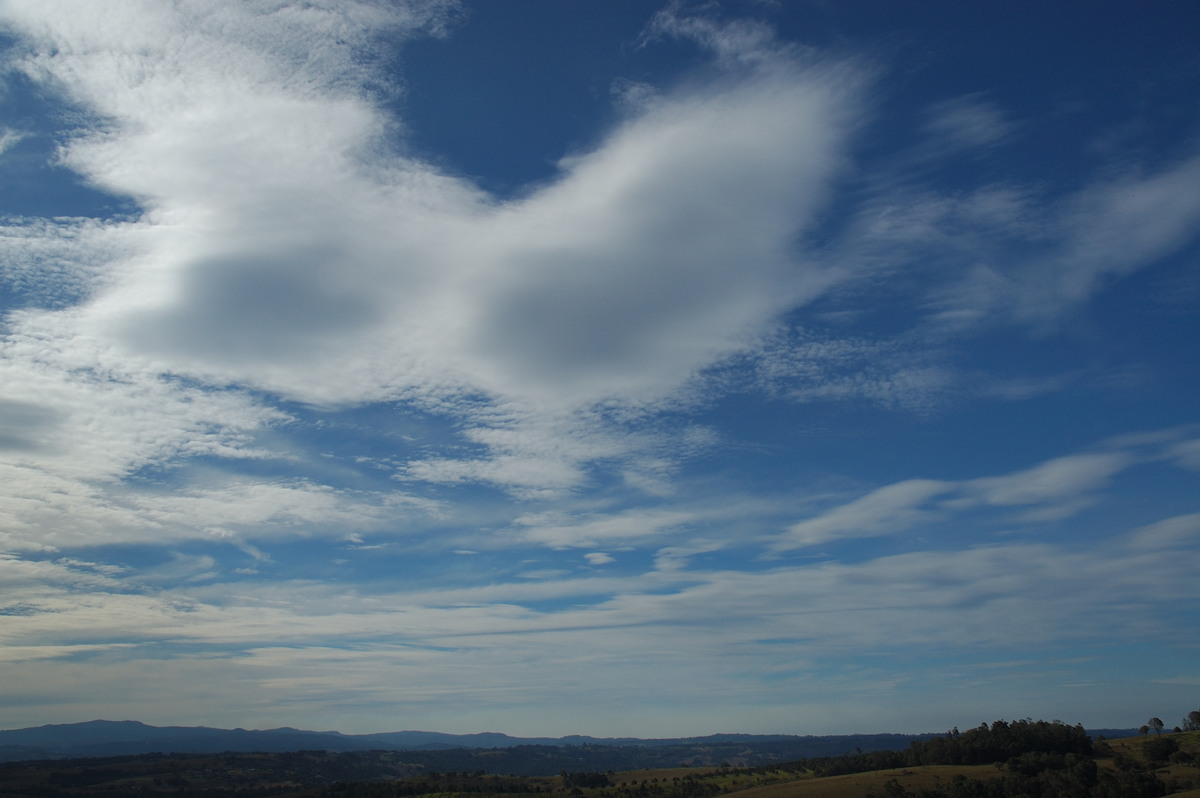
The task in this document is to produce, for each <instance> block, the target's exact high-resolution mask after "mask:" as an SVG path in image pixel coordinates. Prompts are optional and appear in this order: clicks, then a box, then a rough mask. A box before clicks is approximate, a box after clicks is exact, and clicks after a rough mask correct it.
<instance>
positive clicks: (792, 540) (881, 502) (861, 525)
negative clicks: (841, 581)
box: [772, 479, 952, 551]
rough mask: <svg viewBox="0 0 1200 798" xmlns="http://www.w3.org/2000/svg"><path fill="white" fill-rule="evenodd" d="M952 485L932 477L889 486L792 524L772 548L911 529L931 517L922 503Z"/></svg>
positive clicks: (779, 548)
mask: <svg viewBox="0 0 1200 798" xmlns="http://www.w3.org/2000/svg"><path fill="white" fill-rule="evenodd" d="M951 487H952V483H947V482H940V481H938V480H932V479H910V480H905V481H904V482H897V483H895V484H893V485H886V486H884V487H882V488H879V489H877V490H874V491H871V492H870V493H868V494H867V495H866V496H863V497H862V498H860V499H855V500H854V501H852V502H850V503H849V504H843V505H841V506H840V507H835V508H834V509H832V510H829V511H828V512H826V513H823V514H822V515H820V516H817V517H816V518H810V519H808V520H807V521H801V522H799V523H797V524H793V525H792V526H791V527H789V528H788V530H787V533H786V534H784V535H782V536H780V538H779V539H778V540H777V541H775V542H774V543H773V544H772V549H773V550H775V551H783V550H787V549H793V548H798V547H803V546H815V545H818V544H821V543H825V542H828V541H831V540H838V539H841V538H856V537H874V536H876V535H886V534H890V533H892V532H895V531H897V530H900V529H905V528H908V527H910V526H912V525H914V524H916V523H918V522H919V521H921V520H922V519H926V518H929V517H931V514H932V511H931V510H930V509H928V508H926V509H922V506H923V505H926V503H927V502H928V501H929V500H930V499H932V498H933V497H935V496H937V495H939V494H942V493H945V492H946V491H947V490H948V489H950V488H951Z"/></svg>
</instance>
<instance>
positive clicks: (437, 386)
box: [3, 2, 859, 495]
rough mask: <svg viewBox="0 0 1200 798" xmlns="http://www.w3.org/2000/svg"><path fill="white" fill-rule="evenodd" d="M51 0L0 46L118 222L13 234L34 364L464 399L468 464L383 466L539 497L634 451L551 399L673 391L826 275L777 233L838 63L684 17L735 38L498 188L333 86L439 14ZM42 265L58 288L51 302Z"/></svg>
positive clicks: (846, 81)
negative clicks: (432, 161) (679, 81)
mask: <svg viewBox="0 0 1200 798" xmlns="http://www.w3.org/2000/svg"><path fill="white" fill-rule="evenodd" d="M71 8H72V10H71V12H70V13H66V12H65V11H64V10H63V9H62V8H60V7H59V6H58V5H56V4H54V3H47V4H40V3H39V4H35V3H24V2H13V3H9V4H8V5H7V6H6V10H7V13H8V16H9V18H10V24H11V25H12V26H13V27H14V29H15V30H18V31H19V32H21V33H22V34H23V35H24V37H25V40H24V44H25V45H26V46H27V49H26V50H25V51H23V52H24V55H23V57H22V58H21V59H20V60H19V61H18V65H19V66H20V67H21V68H22V69H23V70H24V71H25V72H26V74H27V75H28V76H29V77H31V78H32V79H34V80H36V81H38V82H40V83H42V84H44V85H47V86H50V87H52V88H54V89H56V90H58V91H60V92H62V93H63V94H64V95H65V96H66V97H68V98H70V99H71V100H72V101H73V102H75V103H78V104H79V105H80V106H82V107H83V108H85V109H88V110H90V111H91V112H94V113H95V114H96V116H97V120H102V124H99V125H98V126H97V127H96V128H95V129H94V130H93V131H92V132H88V131H86V130H81V131H80V132H79V133H78V134H77V135H76V136H75V137H74V138H72V139H71V140H69V141H68V142H67V143H66V145H65V146H64V148H63V151H62V161H63V163H64V164H66V165H68V166H70V167H71V168H72V169H74V170H76V171H77V172H79V173H80V174H82V175H83V176H85V177H86V178H87V179H88V180H89V181H91V182H92V183H93V184H94V185H96V186H98V187H100V188H102V189H104V190H106V191H109V192H113V193H116V194H120V195H126V196H131V197H133V198H135V199H136V200H137V201H138V202H139V203H140V204H141V205H142V206H143V208H144V209H145V213H144V215H143V216H142V217H141V218H139V219H137V220H135V221H132V222H124V223H121V224H116V225H108V226H106V225H98V224H96V223H83V222H67V223H58V224H42V225H40V226H36V227H33V228H30V227H26V226H17V228H14V229H17V230H19V232H18V233H17V234H15V235H14V236H10V239H9V240H8V242H7V249H8V252H9V253H10V254H9V255H8V256H6V257H5V259H4V260H3V262H4V263H7V264H9V265H8V266H7V267H6V268H7V269H8V273H9V275H10V277H9V279H10V280H19V281H25V282H27V283H30V284H31V285H34V287H36V285H35V284H38V281H41V283H45V284H47V285H53V286H56V288H54V289H53V290H55V291H58V292H59V294H60V295H59V296H58V297H55V298H54V300H53V301H54V302H56V303H58V304H62V303H63V302H66V301H72V300H73V301H76V302H80V300H83V301H82V302H81V304H77V305H76V306H75V307H72V308H70V309H69V310H64V311H57V310H54V311H45V312H42V313H40V314H31V315H24V316H21V315H15V316H10V317H9V328H10V340H12V341H22V340H29V339H31V338H34V337H36V340H37V347H38V349H39V350H40V352H41V353H40V354H39V357H40V358H41V359H42V360H43V361H44V362H51V361H54V362H63V361H76V362H81V363H82V364H87V363H88V361H89V359H91V358H95V357H98V356H100V355H101V354H102V355H103V357H104V358H106V359H107V360H108V362H109V363H110V364H111V366H110V369H111V372H112V373H113V374H114V375H115V374H119V375H120V377H121V378H122V379H130V380H133V381H134V383H135V384H137V385H141V384H144V383H146V382H147V381H153V380H158V379H160V377H159V375H161V374H170V375H178V376H183V377H186V378H188V379H190V380H195V381H199V383H200V384H209V385H214V386H225V385H238V386H249V387H253V388H256V389H261V390H265V391H268V392H271V393H274V394H277V395H279V396H281V397H283V398H286V399H292V400H297V401H301V402H310V403H314V404H319V405H338V404H357V403H363V402H372V401H380V400H389V399H405V400H408V401H413V402H415V403H417V404H418V405H422V406H424V407H427V408H429V409H431V410H434V411H435V412H449V413H451V414H453V415H457V416H459V417H463V416H464V415H465V416H466V417H468V418H471V419H472V421H471V423H469V424H468V425H467V426H466V427H465V428H464V432H465V434H466V436H467V437H468V438H469V439H472V440H475V441H477V442H479V443H481V444H482V445H483V447H484V451H485V456H484V457H483V458H482V459H478V460H475V461H468V460H460V459H454V460H450V459H444V458H438V457H430V458H422V459H418V460H416V461H414V462H412V463H410V464H408V465H407V467H405V468H404V469H403V470H402V476H404V477H405V478H407V479H421V480H430V481H440V482H457V481H486V482H493V483H495V484H498V485H501V486H504V487H507V488H508V489H510V490H513V491H514V492H517V493H520V494H523V495H538V493H539V491H547V490H548V491H555V490H562V489H564V488H567V487H571V486H573V485H577V484H579V483H580V482H581V480H582V479H583V471H582V464H584V463H586V462H589V461H594V460H596V459H597V458H611V457H613V456H616V455H617V454H619V453H620V452H621V451H624V452H626V453H629V454H635V453H636V450H637V447H638V446H639V442H638V440H637V439H636V438H626V439H622V436H621V435H620V434H618V433H616V430H615V428H614V427H611V426H608V427H605V426H603V425H600V426H597V424H596V423H595V419H594V418H593V417H591V416H589V415H588V414H580V413H578V412H577V411H579V410H581V409H586V408H589V407H591V406H593V405H595V404H596V403H598V402H606V401H613V400H615V401H618V402H623V403H633V404H634V405H638V404H643V403H647V402H655V401H659V400H663V399H665V398H666V397H669V396H671V395H672V394H675V393H676V392H678V391H679V390H680V389H681V388H682V387H683V386H684V385H685V384H686V383H687V381H688V380H689V379H691V378H692V377H693V376H694V375H695V374H696V373H697V372H698V371H700V370H701V369H703V368H704V367H706V366H708V365H709V364H711V363H712V362H714V361H715V360H717V359H719V358H721V357H723V356H726V355H728V354H730V353H731V352H735V351H737V350H739V349H741V348H744V347H746V346H749V345H751V344H753V342H754V341H755V340H756V339H757V337H758V336H759V335H761V334H762V333H763V332H765V331H766V330H768V329H770V328H771V326H772V325H773V324H775V323H776V321H777V317H778V316H779V314H780V313H782V312H783V311H785V310H787V309H788V308H790V307H793V306H795V305H796V304H798V303H803V302H806V301H809V300H810V299H811V298H813V297H814V296H816V295H819V294H820V293H822V292H823V291H825V290H826V289H827V288H828V287H829V285H831V284H832V283H834V282H836V281H837V280H838V279H839V275H838V274H837V273H836V272H835V271H830V270H828V269H824V268H821V267H819V266H818V265H816V264H810V263H803V262H801V261H798V260H797V254H798V253H797V251H796V250H795V246H794V243H795V236H796V234H797V233H798V232H800V231H801V230H803V229H804V227H805V225H806V224H807V223H808V222H809V220H810V219H811V218H812V215H813V213H814V211H815V209H816V208H817V207H818V205H819V203H820V202H821V201H822V200H823V199H824V198H825V196H826V194H827V191H828V189H829V185H830V181H831V180H832V179H833V178H834V177H835V176H836V175H837V174H838V171H839V170H840V169H841V168H842V165H843V160H842V147H843V143H844V141H845V138H846V133H847V131H848V130H849V129H850V127H851V126H852V125H853V124H854V121H855V113H856V110H855V106H856V98H857V96H858V93H859V91H858V83H859V77H858V75H857V73H856V71H855V70H854V69H853V68H851V67H848V66H846V65H824V66H809V67H805V66H801V65H800V64H799V63H798V62H797V61H796V60H794V59H793V57H792V55H790V54H789V53H788V52H786V50H784V49H781V48H777V47H773V46H768V43H767V42H766V39H761V37H760V36H759V34H762V31H759V33H758V34H755V35H750V34H751V33H753V31H750V30H749V29H746V30H742V29H741V28H738V27H737V26H733V27H728V28H720V29H718V28H716V27H712V25H711V24H710V23H707V22H706V23H704V25H702V26H701V27H703V28H704V31H700V29H699V28H695V26H694V25H693V26H692V28H689V31H690V32H688V33H686V34H685V35H688V36H694V37H700V38H703V39H704V40H705V41H707V42H708V43H709V44H710V45H712V46H713V47H717V49H718V50H720V51H721V52H722V53H725V54H730V53H732V52H734V50H735V49H736V50H738V51H739V52H749V51H750V50H751V49H754V48H758V49H757V50H756V52H757V55H756V56H755V57H754V58H752V59H733V60H734V61H738V64H739V65H738V66H736V67H734V66H733V65H732V62H731V68H732V69H733V72H731V73H729V74H728V75H727V76H726V77H725V78H724V79H722V80H718V81H715V82H713V83H712V84H711V85H708V86H702V85H693V86H691V87H690V88H687V89H678V90H674V91H668V92H664V93H661V94H659V95H657V96H655V97H653V98H649V97H647V99H646V101H645V102H644V103H642V104H641V106H640V110H639V112H638V113H636V114H635V115H633V116H632V117H630V118H628V119H627V120H626V121H625V122H623V123H622V124H620V125H619V126H618V127H617V128H616V129H615V130H614V131H612V133H611V134H610V135H609V136H608V137H607V138H606V139H604V140H603V141H602V142H601V143H600V144H599V145H598V146H597V147H596V148H595V149H594V150H593V151H591V152H584V153H580V154H577V155H575V156H573V157H571V158H569V159H565V160H564V161H563V162H562V164H561V174H560V175H559V177H558V178H557V179H556V180H554V181H552V182H551V183H549V184H548V185H546V186H543V187H542V188H541V189H539V190H537V191H535V192H533V193H532V194H530V195H529V196H527V197H525V198H523V199H520V200H516V201H513V202H510V203H507V204H499V203H497V202H496V201H495V200H493V199H492V198H490V197H488V196H486V195H485V194H483V193H482V192H481V191H479V190H478V189H477V188H475V187H474V186H472V185H470V184H469V183H467V182H464V181H462V180H459V179H457V178H453V177H449V176H446V175H444V174H440V173H439V172H438V171H437V170H436V169H434V168H432V167H430V166H429V165H428V164H425V163H422V162H420V161H417V160H413V159H412V158H410V157H407V156H405V155H404V154H402V153H401V152H400V149H399V148H398V147H397V146H395V145H394V143H393V139H392V136H393V128H392V123H391V122H390V121H389V119H388V117H387V116H385V115H384V113H383V112H382V111H381V110H380V108H379V107H378V105H377V104H376V102H375V98H374V96H373V95H372V94H370V93H369V92H366V91H364V89H363V88H362V86H363V85H364V83H369V82H370V80H371V79H373V73H372V72H371V71H370V67H369V60H370V59H365V61H364V59H362V58H360V55H361V53H362V52H367V53H370V52H371V51H372V50H371V48H372V47H373V44H372V42H373V39H374V37H376V36H377V35H378V30H379V29H380V28H390V29H391V30H392V31H393V35H394V36H401V37H402V36H411V35H416V33H417V32H418V31H420V30H422V29H425V30H428V29H430V28H434V29H436V28H437V27H438V26H439V25H440V24H441V23H442V22H443V21H444V19H445V15H446V14H447V13H449V12H448V9H447V6H446V4H443V3H424V4H417V3H412V4H393V5H389V6H382V5H378V4H373V3H347V4H331V3H330V4H310V5H308V6H305V7H304V8H303V9H301V8H296V7H289V6H277V5H276V4H270V3H244V4H240V3H230V4H215V5H214V4H211V3H182V4H178V5H176V6H171V7H157V6H154V7H150V6H146V5H145V4H139V3H133V2H130V3H124V4H116V5H114V6H111V7H106V8H104V9H101V8H99V7H91V6H83V7H79V6H72V7H71ZM665 19H666V18H665V17H663V18H661V19H660V22H659V26H660V28H661V30H660V32H665V31H666V30H667V27H670V26H668V25H667V23H666V22H665V21H664V20H665ZM672 24H676V25H682V24H683V23H682V22H680V21H679V20H676V21H675V23H672ZM689 24H691V23H689ZM697 24H698V23H697ZM674 32H675V33H680V31H679V30H676V31H674ZM701 33H703V34H704V35H703V36H701ZM338 42H341V43H340V44H338ZM721 42H724V44H721ZM718 44H720V46H719V47H718V46H717V45H718ZM735 45H736V46H735ZM760 45H761V46H760ZM364 63H365V64H366V65H364ZM36 251H40V252H41V253H42V254H41V255H38V256H37V257H36V259H34V260H33V261H31V260H30V258H29V257H28V256H29V254H30V252H36ZM31 262H32V263H36V264H37V268H36V269H35V270H31V269H30V267H29V264H30V263H31ZM14 264H22V265H20V266H17V265H14ZM60 264H61V265H60ZM68 264H77V265H68ZM51 269H59V270H60V271H63V272H66V273H67V274H69V276H70V278H71V279H70V280H68V281H66V284H70V282H71V281H74V283H77V285H76V287H75V288H73V289H71V290H70V291H69V292H68V293H67V294H62V291H63V290H64V289H63V286H64V284H65V283H64V281H63V280H61V279H57V278H55V277H54V276H53V273H52V272H51V271H50V270H51ZM47 290H48V289H47ZM10 353H11V356H12V357H14V358H16V357H18V356H21V357H23V356H24V354H25V353H24V352H20V351H17V350H15V349H14V350H10ZM76 387H78V385H77V386H76ZM88 390H89V391H92V390H100V391H104V390H109V388H108V387H107V386H105V385H104V384H103V383H102V382H98V383H96V384H95V385H93V386H91V387H89V388H88ZM481 400H482V401H481ZM498 419H499V420H498ZM217 423H218V424H219V425H224V421H223V420H219V421H217ZM171 446H172V444H171V443H170V442H169V441H166V440H164V441H163V442H162V447H161V452H162V454H163V455H164V456H170V454H171ZM127 462H131V461H127ZM113 467H119V466H118V465H117V464H116V463H114V466H113Z"/></svg>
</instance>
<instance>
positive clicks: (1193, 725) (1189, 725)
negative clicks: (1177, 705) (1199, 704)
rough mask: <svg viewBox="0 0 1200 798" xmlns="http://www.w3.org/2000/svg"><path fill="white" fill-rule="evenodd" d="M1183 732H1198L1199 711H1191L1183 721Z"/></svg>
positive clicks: (1199, 724)
mask: <svg viewBox="0 0 1200 798" xmlns="http://www.w3.org/2000/svg"><path fill="white" fill-rule="evenodd" d="M1183 730H1184V731H1200V709H1193V710H1192V711H1191V712H1189V713H1187V717H1185V718H1184V719H1183Z"/></svg>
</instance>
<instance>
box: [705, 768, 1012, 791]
mask: <svg viewBox="0 0 1200 798" xmlns="http://www.w3.org/2000/svg"><path fill="white" fill-rule="evenodd" d="M958 775H962V776H965V777H967V778H969V779H988V778H995V777H996V776H999V775H1000V771H999V770H998V769H997V768H996V767H995V766H993V765H974V766H969V767H968V766H955V765H928V766H922V767H911V768H896V769H894V770H873V771H871V772H869V773H851V774H847V775H844V776H827V777H825V778H819V779H818V778H811V777H810V778H800V779H797V780H795V781H790V782H785V783H781V784H770V785H764V786H761V787H751V788H750V789H746V790H740V791H738V792H732V793H728V794H727V795H725V796H723V798H734V796H736V798H861V796H863V795H865V794H866V793H868V792H876V793H881V794H882V792H883V786H884V785H885V784H887V782H889V781H891V780H892V779H895V780H896V781H897V782H899V783H900V785H901V786H903V787H905V788H906V789H921V788H925V787H935V786H938V785H944V784H949V783H950V782H951V781H953V779H954V777H955V776H958Z"/></svg>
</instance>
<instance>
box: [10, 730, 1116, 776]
mask: <svg viewBox="0 0 1200 798" xmlns="http://www.w3.org/2000/svg"><path fill="white" fill-rule="evenodd" d="M1097 733H1103V734H1104V735H1105V736H1106V737H1121V736H1128V735H1132V734H1135V733H1136V732H1135V730H1133V729H1101V730H1096V731H1094V732H1093V734H1097ZM932 736H934V735H931V734H914V735H908V734H858V735H826V736H815V737H814V736H795V735H782V734H775V735H765V734H714V735H709V736H705V737H684V738H673V739H639V738H633V737H619V738H600V737H586V736H579V735H573V736H569V737H510V736H509V735H507V734H500V733H498V732H484V733H480V734H443V733H440V732H426V731H398V732H384V733H379V734H342V733H341V732H336V731H305V730H302V729H292V728H281V729H266V730H261V731H260V730H247V729H214V728H209V727H205V726H150V725H147V724H145V723H139V722H138V721H132V720H124V721H108V720H93V721H88V722H86V723H66V724H58V725H49V726H37V727H34V728H28V729H12V730H7V731H5V730H0V761H10V762H11V761H16V760H29V759H76V758H83V757H111V756H129V755H142V754H154V753H164V754H166V753H180V754H212V753H222V752H226V751H230V752H250V751H261V752H271V753H279V752H286V751H300V750H324V751H339V752H340V751H379V750H386V751H406V752H413V756H412V757H410V758H412V759H414V761H419V762H421V763H423V764H424V765H425V766H427V767H430V768H434V769H439V770H456V771H458V770H462V771H467V770H470V771H474V770H477V769H480V768H481V767H484V766H483V765H481V764H480V763H481V762H486V764H487V765H488V766H487V767H485V768H484V769H486V770H488V772H505V773H509V772H511V773H517V774H519V773H521V772H522V771H525V770H527V768H526V766H525V763H526V762H528V761H532V760H537V762H538V766H537V770H539V771H544V770H546V769H547V768H551V771H550V772H558V767H557V763H559V762H560V761H561V762H562V763H564V764H562V767H563V768H566V769H569V770H572V771H579V770H622V769H633V768H639V767H652V766H653V767H662V766H664V765H676V764H682V763H687V764H696V765H716V764H721V763H723V762H728V763H730V764H734V765H739V766H748V765H755V764H766V763H769V762H780V761H787V760H794V759H801V758H805V757H815V756H836V755H839V754H843V753H846V752H849V751H854V750H855V749H860V750H862V751H878V750H888V749H891V750H898V749H903V748H907V747H908V745H909V743H910V742H912V741H913V740H920V739H928V738H929V737H932ZM535 747H536V748H535ZM515 749H520V750H519V751H518V750H515Z"/></svg>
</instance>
